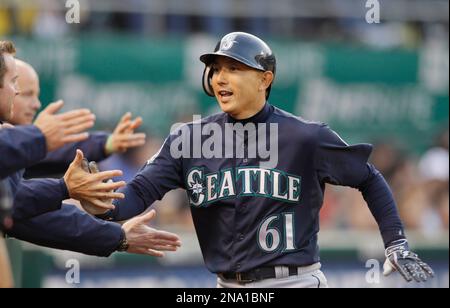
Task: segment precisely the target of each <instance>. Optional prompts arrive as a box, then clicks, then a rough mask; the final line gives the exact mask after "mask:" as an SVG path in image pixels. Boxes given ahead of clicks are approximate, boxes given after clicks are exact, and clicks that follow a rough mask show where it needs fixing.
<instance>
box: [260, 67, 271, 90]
mask: <svg viewBox="0 0 450 308" xmlns="http://www.w3.org/2000/svg"><path fill="white" fill-rule="evenodd" d="M273 78H274V76H273V73H272V72H271V71H265V72H264V73H262V75H261V85H260V88H259V90H260V91H266V90H267V88H269V87H270V85H271V84H272V82H273Z"/></svg>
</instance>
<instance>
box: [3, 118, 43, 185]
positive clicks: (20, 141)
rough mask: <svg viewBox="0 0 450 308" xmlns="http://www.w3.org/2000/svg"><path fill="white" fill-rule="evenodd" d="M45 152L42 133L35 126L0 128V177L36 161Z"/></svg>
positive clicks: (40, 158) (41, 157)
mask: <svg viewBox="0 0 450 308" xmlns="http://www.w3.org/2000/svg"><path fill="white" fill-rule="evenodd" d="M46 154H47V144H46V140H45V137H44V135H43V134H42V133H41V131H40V130H39V129H38V128H37V127H36V126H16V127H14V128H9V129H1V130H0V179H3V178H5V177H7V176H8V175H11V174H13V173H15V172H17V171H19V170H21V169H24V168H26V167H29V166H31V165H33V164H36V163H38V162H39V161H40V160H42V159H43V158H44V157H45V155H46Z"/></svg>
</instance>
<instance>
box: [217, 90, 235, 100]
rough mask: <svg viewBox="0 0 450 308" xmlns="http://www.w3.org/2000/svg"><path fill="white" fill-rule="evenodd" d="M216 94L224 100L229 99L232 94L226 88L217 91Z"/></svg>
mask: <svg viewBox="0 0 450 308" xmlns="http://www.w3.org/2000/svg"><path fill="white" fill-rule="evenodd" d="M218 94H219V97H220V98H221V99H222V100H224V101H227V100H229V99H230V98H231V96H233V92H231V91H227V90H222V91H219V92H218Z"/></svg>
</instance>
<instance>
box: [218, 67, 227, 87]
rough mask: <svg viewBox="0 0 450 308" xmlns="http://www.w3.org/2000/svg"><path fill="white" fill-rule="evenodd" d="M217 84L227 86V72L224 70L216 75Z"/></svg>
mask: <svg viewBox="0 0 450 308" xmlns="http://www.w3.org/2000/svg"><path fill="white" fill-rule="evenodd" d="M216 78H217V83H218V84H226V83H227V78H226V72H225V70H223V69H219V70H218V71H217V73H216Z"/></svg>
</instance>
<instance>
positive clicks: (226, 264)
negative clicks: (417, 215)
mask: <svg viewBox="0 0 450 308" xmlns="http://www.w3.org/2000/svg"><path fill="white" fill-rule="evenodd" d="M200 60H201V61H202V62H203V63H204V64H205V70H204V74H203V87H204V90H205V92H206V93H207V94H208V95H209V96H214V97H215V98H216V99H217V102H218V104H219V106H220V108H221V109H222V111H223V112H222V113H219V114H216V115H213V116H210V117H207V118H204V119H201V120H199V121H194V122H193V123H190V124H186V125H184V126H182V127H180V128H179V129H178V130H176V131H174V132H172V133H171V134H170V136H169V137H168V138H167V139H166V140H165V143H164V145H163V146H162V148H161V150H160V151H159V153H158V154H156V155H155V156H154V157H153V158H152V159H150V160H149V162H148V163H147V164H146V165H145V166H144V167H143V168H142V170H141V171H140V172H139V173H138V174H137V175H136V177H135V178H134V180H133V181H132V182H130V183H129V184H128V185H127V186H126V187H125V188H124V189H122V190H121V192H123V193H124V194H125V196H126V197H125V199H123V200H116V201H114V204H115V206H116V207H115V209H114V210H112V211H108V212H106V213H105V214H104V215H101V217H102V218H104V219H109V220H115V221H120V220H124V219H128V218H130V217H134V216H136V215H139V214H141V213H142V212H144V211H145V210H146V209H147V207H149V206H150V205H151V204H152V203H153V202H154V201H155V200H160V199H161V198H162V197H163V196H164V195H165V194H166V193H167V192H168V191H169V190H172V189H175V188H179V187H182V188H184V189H185V190H186V191H187V193H188V196H189V200H190V206H191V211H192V216H193V221H194V224H195V229H196V232H197V236H198V239H199V243H200V247H201V250H202V253H203V258H204V261H205V263H206V266H207V268H208V269H209V270H210V271H211V272H213V273H216V274H217V276H218V280H217V284H218V287H229V288H232V287H326V286H327V281H326V279H325V276H324V275H323V273H322V272H321V271H320V268H321V265H320V263H319V261H320V260H319V249H318V245H317V235H318V232H319V211H320V209H321V207H322V202H323V196H324V188H325V184H326V183H330V184H334V185H345V186H350V187H353V188H357V189H359V190H360V191H361V193H362V195H363V197H364V198H365V200H366V201H367V204H368V206H369V208H370V210H371V212H372V214H373V216H374V217H375V219H376V221H377V223H378V225H379V228H380V232H381V236H382V238H383V241H384V244H385V248H386V257H387V260H386V263H385V272H384V273H385V274H386V275H388V274H390V273H391V272H393V271H394V270H397V271H399V272H400V274H401V275H402V276H403V277H404V278H405V279H406V280H407V281H412V280H415V281H418V282H419V281H425V280H426V279H427V277H429V276H433V271H432V269H431V268H430V267H429V266H428V265H427V264H425V263H424V262H422V261H421V260H420V259H419V258H418V256H417V255H416V254H414V253H413V252H411V251H410V250H409V248H408V242H407V240H406V237H405V234H404V231H403V226H402V222H401V221H400V218H399V215H398V212H397V209H396V204H395V202H394V199H393V196H392V193H391V191H390V189H389V187H388V185H387V183H386V182H385V180H384V178H383V177H382V175H381V174H380V173H379V172H378V171H377V170H376V169H375V167H374V166H373V165H371V164H369V163H368V162H367V160H368V158H369V155H370V153H371V150H372V146H371V145H369V144H357V145H348V144H347V143H345V142H344V141H343V140H342V139H341V138H340V137H339V136H338V135H337V134H336V133H335V132H334V131H333V130H331V129H330V128H329V127H328V126H327V125H325V124H323V123H317V122H310V121H306V120H303V119H302V118H299V117H297V116H294V115H292V114H289V113H287V112H285V111H283V110H280V109H279V108H277V107H274V106H273V105H271V104H270V103H269V102H268V98H269V95H270V90H271V86H272V83H273V80H274V77H275V70H276V60H275V56H274V54H273V53H272V51H271V49H270V48H269V46H268V45H267V44H266V43H265V42H263V41H262V40H261V39H259V38H257V37H255V36H253V35H251V34H248V33H242V32H234V33H230V34H228V35H226V36H225V37H223V38H222V39H221V40H220V41H219V42H218V44H217V46H216V48H215V50H214V52H212V53H208V54H204V55H202V56H201V57H200ZM239 124H240V126H239ZM244 125H245V126H247V129H244V130H240V129H238V128H239V127H245V126H244ZM256 126H257V127H258V136H257V137H258V141H257V143H259V142H261V143H263V141H264V140H265V141H267V140H275V141H277V146H276V147H275V148H274V149H272V150H274V153H275V154H277V156H278V159H271V158H270V157H267V156H266V157H264V156H263V155H259V156H258V157H254V155H250V153H251V151H250V150H251V149H252V148H253V149H254V148H255V145H256V146H258V149H259V148H260V147H259V145H258V144H254V140H255V138H251V135H252V131H251V127H256ZM230 127H234V128H235V129H234V130H233V131H232V134H228V135H227V129H228V128H230ZM223 131H225V133H223ZM228 131H229V130H228ZM199 132H200V133H199ZM208 132H209V133H208ZM261 132H262V133H261ZM216 134H218V135H220V134H222V135H223V136H224V138H222V143H220V144H218V143H215V142H211V138H215V137H216V136H215V135H216ZM231 140H233V141H234V140H236V146H235V148H233V149H231V150H232V151H231V152H230V148H229V144H230V141H231ZM199 141H200V143H199ZM274 143H275V142H274ZM198 144H200V145H201V146H200V147H199V146H195V145H198ZM231 144H233V146H234V142H231ZM271 144H272V142H271ZM190 145H191V146H190ZM192 145H194V146H193V147H192ZM209 148H210V149H212V152H213V155H210V154H211V153H209V152H208V151H204V150H205V149H209ZM240 149H243V150H244V155H242V152H240ZM199 151H200V153H199ZM180 152H181V153H182V155H179V153H180ZM224 152H225V155H224V154H223V153H224ZM221 154H222V155H221ZM275 156H276V155H275ZM267 158H269V160H268V161H267Z"/></svg>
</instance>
